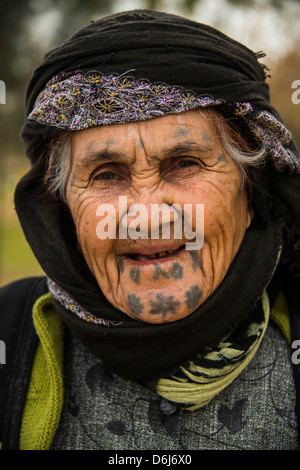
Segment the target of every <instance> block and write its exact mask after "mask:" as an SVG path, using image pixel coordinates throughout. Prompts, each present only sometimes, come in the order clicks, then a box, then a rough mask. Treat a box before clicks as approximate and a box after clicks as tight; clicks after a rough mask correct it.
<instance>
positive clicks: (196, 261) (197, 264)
mask: <svg viewBox="0 0 300 470" xmlns="http://www.w3.org/2000/svg"><path fill="white" fill-rule="evenodd" d="M189 254H190V257H191V259H192V268H193V270H194V271H196V269H201V261H200V259H199V258H198V255H197V252H196V251H189Z"/></svg>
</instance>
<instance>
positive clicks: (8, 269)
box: [0, 160, 43, 286]
mask: <svg viewBox="0 0 300 470" xmlns="http://www.w3.org/2000/svg"><path fill="white" fill-rule="evenodd" d="M26 169H27V168H26V166H24V167H23V165H22V167H21V168H20V164H19V160H17V161H16V162H15V163H12V162H10V168H9V169H7V168H6V171H5V172H2V175H1V176H2V177H1V191H0V286H3V285H5V284H8V283H9V282H12V281H14V280H17V279H21V278H23V277H29V276H36V275H43V271H42V269H41V267H40V266H39V264H38V262H37V260H36V258H35V257H34V255H33V253H32V251H31V248H30V247H29V245H28V243H27V241H26V239H25V237H24V234H23V231H22V228H21V226H20V223H19V221H18V217H17V215H16V212H15V210H14V204H13V193H14V188H15V185H16V183H17V181H18V180H19V179H20V177H21V176H22V174H24V173H25V171H26Z"/></svg>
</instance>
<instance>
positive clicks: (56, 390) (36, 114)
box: [1, 10, 300, 450]
mask: <svg viewBox="0 0 300 470" xmlns="http://www.w3.org/2000/svg"><path fill="white" fill-rule="evenodd" d="M261 56H262V55H261V54H254V53H253V52H252V51H250V50H249V49H247V48H246V47H244V46H243V45H241V44H239V43H237V42H235V41H234V40H232V39H230V38H228V37H226V36H225V35H224V34H222V33H220V32H219V31H217V30H215V29H213V28H211V27H209V26H206V25H203V24H198V23H195V22H192V21H190V20H186V19H184V18H180V17H177V16H174V15H169V14H166V13H160V12H153V11H147V10H142V11H131V12H125V13H119V14H116V15H113V16H110V17H107V18H104V19H101V20H99V21H97V22H92V23H91V24H90V25H89V26H87V27H86V28H84V29H82V30H81V31H79V32H78V33H77V34H75V35H74V36H73V37H72V38H71V39H70V40H68V41H67V42H65V43H64V44H63V45H62V46H61V47H58V48H57V49H55V50H53V51H51V52H50V53H48V54H47V55H46V56H45V59H44V61H43V62H42V63H41V64H40V66H39V67H38V68H37V70H36V71H35V73H34V75H33V77H32V79H31V81H30V84H29V87H28V93H27V118H26V122H25V125H24V127H23V131H22V136H23V139H24V142H25V146H26V151H27V155H28V156H29V158H30V160H31V162H32V169H31V171H30V172H29V173H28V174H27V175H26V176H25V177H24V178H23V179H22V180H21V181H20V183H19V184H18V186H17V188H16V193H15V203H16V210H17V213H18V216H19V219H20V222H21V225H22V227H23V230H24V233H25V236H26V238H27V240H28V242H29V244H30V246H31V248H32V250H33V252H34V254H35V256H36V257H37V259H38V261H39V263H40V265H41V266H42V268H43V270H44V271H45V273H46V277H42V278H33V279H32V278H31V279H25V280H21V281H17V282H15V283H13V284H11V285H9V286H6V287H4V288H2V290H1V322H2V324H3V325H4V327H3V328H2V331H3V332H4V333H3V335H4V336H3V337H2V338H1V339H3V340H5V341H6V344H7V364H6V365H5V367H2V370H1V374H2V378H3V380H2V385H1V397H2V399H1V407H2V408H1V409H2V415H1V416H3V419H2V440H3V448H6V449H19V448H20V449H107V450H109V449H114V450H117V449H126V450H135V449H136V450H147V449H150V450H188V449H297V448H298V432H297V411H298V417H299V403H298V400H297V396H299V388H298V392H297V386H298V387H299V370H298V369H299V366H298V368H297V364H296V363H297V361H293V360H292V357H293V353H294V354H295V352H297V351H294V350H293V348H292V346H293V345H295V344H298V343H297V342H296V343H295V340H297V339H300V334H299V331H300V330H299V306H300V302H299V294H298V293H297V283H298V288H299V279H298V280H297V277H298V275H299V272H300V269H299V267H300V262H299V260H297V256H296V251H295V250H296V249H297V242H298V240H299V234H300V216H299V214H300V212H299V203H300V199H299V187H300V186H299V182H300V179H299V169H300V160H299V156H298V154H297V152H296V149H295V146H294V144H293V141H292V138H291V135H290V132H289V131H288V130H287V129H286V128H285V127H284V125H283V123H282V122H281V119H280V117H279V115H278V113H277V112H276V111H275V110H274V109H273V107H272V106H271V104H270V101H269V91H268V86H267V84H266V83H265V78H266V75H267V73H266V67H265V66H264V65H262V64H261V63H260V62H259V59H260V58H261ZM168 209H169V210H168ZM165 227H167V229H168V230H167V232H166V231H165V230H164V228H165ZM178 229H182V230H181V231H180V230H178ZM166 234H167V235H166ZM297 308H298V311H297ZM297 315H298V316H297ZM2 331H1V334H2ZM297 335H298V337H297ZM298 362H299V361H298ZM297 394H298V395H297ZM297 407H298V408H297Z"/></svg>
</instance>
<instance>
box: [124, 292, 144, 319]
mask: <svg viewBox="0 0 300 470" xmlns="http://www.w3.org/2000/svg"><path fill="white" fill-rule="evenodd" d="M127 300H128V305H129V308H130V310H131V311H132V313H134V314H135V315H140V314H141V313H142V311H143V309H144V305H143V304H142V302H141V300H140V298H139V297H137V296H136V295H135V294H129V295H128V297H127Z"/></svg>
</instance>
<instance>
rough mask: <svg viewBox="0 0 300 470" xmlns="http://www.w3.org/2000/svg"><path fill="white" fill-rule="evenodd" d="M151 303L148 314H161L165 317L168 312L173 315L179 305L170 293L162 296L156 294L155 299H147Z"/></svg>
mask: <svg viewBox="0 0 300 470" xmlns="http://www.w3.org/2000/svg"><path fill="white" fill-rule="evenodd" d="M149 303H150V305H151V307H152V308H151V309H150V312H149V313H150V314H151V315H161V316H162V317H163V318H165V317H166V316H167V315H168V313H170V314H171V315H174V314H175V313H176V311H177V307H179V305H180V302H178V301H176V300H174V296H173V295H170V296H169V297H166V296H164V295H163V294H156V300H150V301H149Z"/></svg>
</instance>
